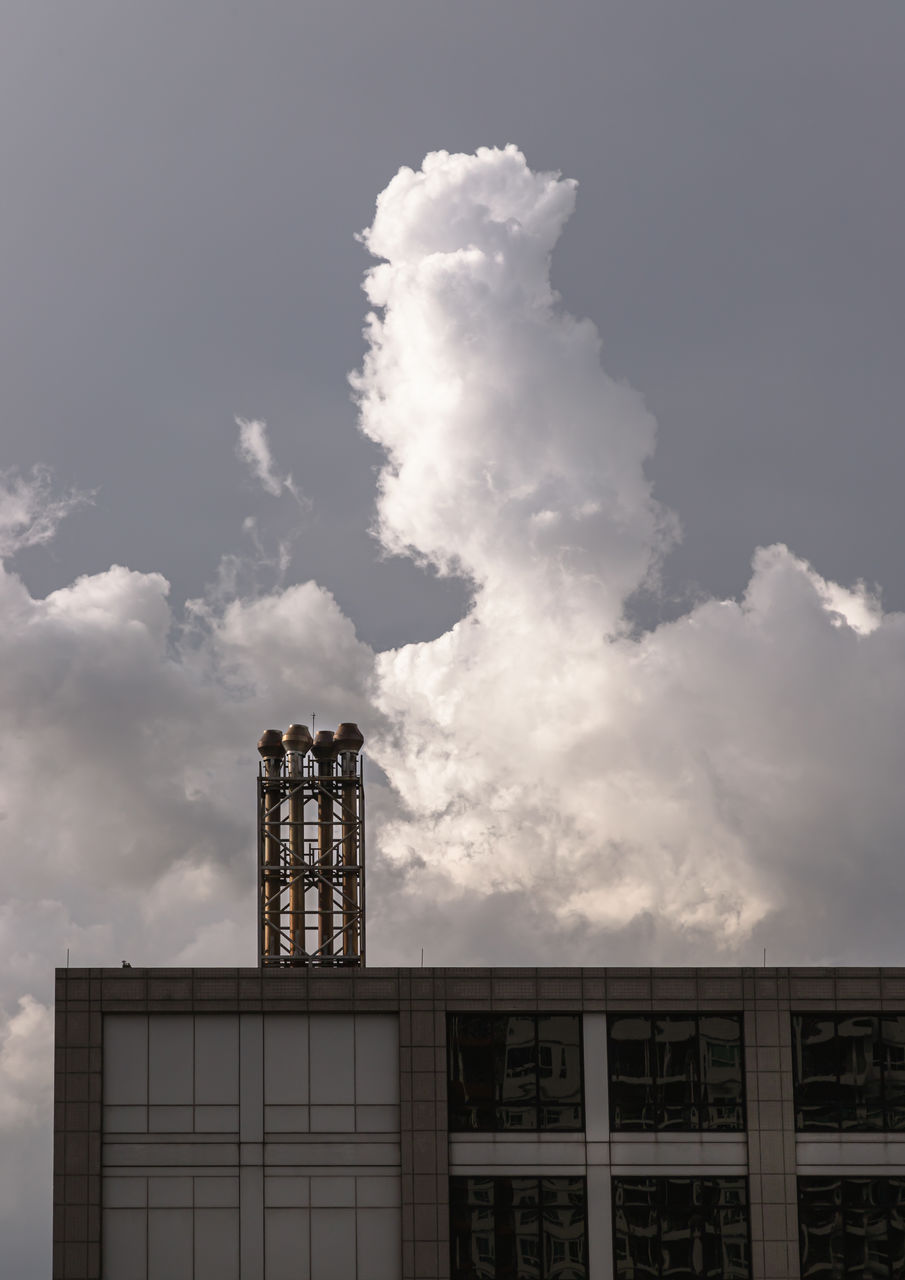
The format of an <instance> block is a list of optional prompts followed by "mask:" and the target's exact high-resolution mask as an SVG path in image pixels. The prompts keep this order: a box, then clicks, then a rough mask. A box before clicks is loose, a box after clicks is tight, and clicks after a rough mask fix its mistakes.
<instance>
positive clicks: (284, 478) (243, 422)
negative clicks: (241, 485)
mask: <svg viewBox="0 0 905 1280" xmlns="http://www.w3.org/2000/svg"><path fill="white" fill-rule="evenodd" d="M236 426H237V427H238V428H239V440H238V443H237V445H236V453H237V454H238V456H239V458H240V459H241V461H242V462H244V463H245V465H246V466H247V467H248V469H249V470H250V471H251V473H252V475H253V476H254V477H255V479H256V480H258V481H259V482H260V483H261V485H262V486H263V487H264V489H265V490H266V491H267V492H268V493H269V494H270V495H271V496H272V497H274V498H278V497H279V496H280V494H281V493H282V492H283V491H284V490H286V491H287V492H288V493H291V494H292V496H293V498H295V500H296V502H298V503H299V505H300V506H301V505H304V502H303V499H302V496H301V494H300V492H299V490H298V487H297V486H296V484H295V482H294V481H293V479H292V476H291V475H290V474H288V473H287V474H286V475H281V474H280V473H279V472H278V471H277V469H276V463H275V462H274V460H273V452H272V450H271V448H270V441H269V440H268V438H267V423H266V422H261V421H260V419H257V418H251V419H246V418H236Z"/></svg>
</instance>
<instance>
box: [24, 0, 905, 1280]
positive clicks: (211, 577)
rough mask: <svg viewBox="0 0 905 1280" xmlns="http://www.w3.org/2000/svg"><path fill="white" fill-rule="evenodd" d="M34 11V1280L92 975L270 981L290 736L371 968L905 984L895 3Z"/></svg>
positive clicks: (41, 1262) (30, 573)
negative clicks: (273, 734)
mask: <svg viewBox="0 0 905 1280" xmlns="http://www.w3.org/2000/svg"><path fill="white" fill-rule="evenodd" d="M0 14H2V16H3V19H4V23H3V25H4V30H5V32H6V35H7V38H6V39H5V41H4V42H3V46H2V48H0V105H2V109H0V164H2V167H3V174H4V182H3V189H4V195H3V200H2V203H0V242H2V255H0V262H2V270H3V288H2V292H0V324H2V340H0V367H2V377H0V388H2V393H0V394H2V418H0V424H2V425H0V471H2V479H0V556H2V560H3V570H2V574H0V600H2V605H0V608H2V617H3V627H2V630H0V699H2V716H0V833H2V844H0V877H2V879H0V1270H2V1271H3V1273H4V1274H11V1275H12V1274H15V1275H16V1276H19V1277H22V1278H23V1280H29V1278H30V1277H32V1276H34V1277H37V1276H44V1275H46V1274H47V1270H48V1266H49V1262H48V1259H49V1249H50V1246H49V1240H50V1212H49V1206H50V1194H51V1193H50V1179H49V1171H50V1062H51V1043H52V970H53V967H54V966H55V965H62V964H64V963H65V959H66V953H67V949H68V951H69V953H70V957H71V963H72V964H73V965H105V964H109V965H118V964H119V963H120V962H121V961H122V960H124V959H126V960H129V961H130V962H131V963H132V964H135V965H139V964H151V965H159V964H196V963H197V964H207V965H216V964H251V963H253V962H254V928H255V915H254V854H253V849H254V844H253V841H254V834H253V821H254V774H255V772H256V767H257V765H256V758H257V757H256V751H255V742H256V740H257V738H258V736H259V734H260V733H261V732H262V730H263V729H265V728H268V727H272V726H273V727H285V726H286V725H287V724H289V723H290V722H291V721H303V722H307V723H309V724H310V723H311V715H312V713H313V714H316V716H317V724H318V725H319V726H324V725H330V724H336V723H337V722H339V721H340V720H356V721H357V722H358V723H359V724H360V725H361V727H362V730H363V732H364V734H365V738H366V747H365V750H366V753H367V757H368V763H367V770H368V772H367V779H368V856H369V871H368V877H369V878H368V885H369V892H368V904H369V931H368V948H369V959H370V961H371V963H378V964H380V963H383V964H410V963H418V962H419V960H420V953H421V948H422V947H424V951H425V963H426V964H453V965H454V964H466V963H509V964H532V963H593V964H601V963H612V964H641V965H646V964H657V963H675V964H698V963H703V964H713V963H725V964H736V963H741V964H755V963H760V962H762V957H763V951H764V948H766V949H767V955H768V962H769V963H775V964H792V963H795V964H805V963H843V964H880V963H887V964H895V963H901V959H902V951H901V941H900V938H901V928H900V917H901V906H902V896H903V895H902V890H901V883H902V873H901V857H900V847H901V838H900V832H901V830H902V827H903V820H905V799H903V792H902V787H901V784H900V779H901V776H902V772H903V764H905V760H903V755H905V752H903V747H902V741H903V735H902V729H901V726H902V724H903V723H905V613H903V611H905V567H903V561H902V557H901V554H900V547H901V544H902V535H903V531H905V530H903V525H905V516H903V510H905V504H903V503H902V500H901V487H902V473H903V453H905V445H903V432H902V427H901V414H902V405H903V403H905V385H903V383H905V362H903V359H902V335H903V329H905V325H903V319H905V317H903V309H905V288H903V283H905V282H903V278H902V277H903V255H902V251H901V236H902V231H901V229H902V226H903V224H905V177H903V173H902V166H901V163H900V159H899V157H900V149H901V148H900V139H899V133H900V128H901V125H900V122H901V119H902V118H903V114H905V101H903V98H905V85H903V81H902V77H901V65H902V56H903V47H902V45H903V36H905V10H903V8H902V6H901V4H900V3H898V0H890V2H889V3H883V2H882V0H876V2H875V3H872V4H871V5H868V6H852V5H851V4H849V3H847V0H846V2H845V3H838V2H836V0H801V2H800V3H798V4H796V5H795V6H789V5H787V4H785V3H779V2H774V0H760V3H758V4H757V5H746V6H729V5H723V4H719V3H716V2H715V0H706V2H705V0H684V3H682V4H672V3H663V2H659V3H654V2H653V0H631V2H629V0H625V2H624V3H614V2H610V0H594V2H593V3H591V2H588V3H585V2H584V0H574V3H572V2H570V3H566V4H564V5H558V6H550V5H547V4H545V3H541V2H540V0H493V2H492V3H491V0H480V2H478V0H459V2H458V3H457V4H455V5H441V4H437V3H434V2H433V0H376V3H375V0H369V2H368V3H364V2H363V0H336V2H335V3H334V4H332V5H330V6H313V5H299V4H296V3H293V4H290V3H288V0H260V2H259V3H258V4H256V5H255V6H254V7H253V8H252V7H251V6H245V5H239V4H237V3H231V2H230V0H218V2H217V3H213V2H209V0H197V2H196V3H194V4H193V5H191V6H186V5H183V4H175V3H172V2H171V0H158V3H156V4H154V5H153V6H152V5H144V6H142V5H128V4H123V3H121V0H116V3H112V2H110V3H106V2H102V0H83V3H81V4H79V5H77V6H75V5H61V4H50V3H46V2H45V0H29V2H28V3H27V4H26V3H22V2H20V0H16V2H12V3H11V2H10V0H6V2H4V3H0ZM437 920H442V921H443V922H444V923H445V926H446V927H445V928H444V929H438V928H437V924H436V921H437Z"/></svg>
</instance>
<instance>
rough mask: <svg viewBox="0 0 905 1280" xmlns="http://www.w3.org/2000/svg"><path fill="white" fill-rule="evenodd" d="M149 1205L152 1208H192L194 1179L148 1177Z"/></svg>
mask: <svg viewBox="0 0 905 1280" xmlns="http://www.w3.org/2000/svg"><path fill="white" fill-rule="evenodd" d="M148 1205H149V1207H150V1208H152V1209H184V1208H189V1209H191V1207H192V1179H191V1178H180V1177H163V1178H160V1177H153V1178H148Z"/></svg>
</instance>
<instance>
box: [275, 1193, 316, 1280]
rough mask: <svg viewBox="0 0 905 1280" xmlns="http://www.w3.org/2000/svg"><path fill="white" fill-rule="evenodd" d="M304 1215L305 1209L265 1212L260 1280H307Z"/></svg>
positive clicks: (307, 1267)
mask: <svg viewBox="0 0 905 1280" xmlns="http://www.w3.org/2000/svg"><path fill="white" fill-rule="evenodd" d="M308 1227H309V1222H308V1213H307V1211H306V1210H305V1209H277V1208H273V1209H266V1210H265V1216H264V1280H309V1278H310V1276H311V1269H310V1265H309V1240H308Z"/></svg>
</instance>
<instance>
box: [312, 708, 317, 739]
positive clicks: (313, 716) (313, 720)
mask: <svg viewBox="0 0 905 1280" xmlns="http://www.w3.org/2000/svg"><path fill="white" fill-rule="evenodd" d="M316 719H317V716H316V715H315V714H314V712H313V711H312V712H311V736H312V738H313V737H314V722H315V720H316Z"/></svg>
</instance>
